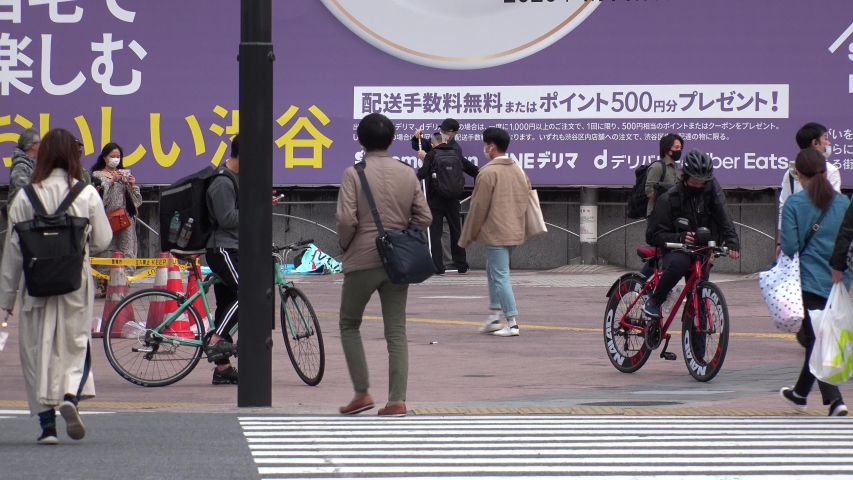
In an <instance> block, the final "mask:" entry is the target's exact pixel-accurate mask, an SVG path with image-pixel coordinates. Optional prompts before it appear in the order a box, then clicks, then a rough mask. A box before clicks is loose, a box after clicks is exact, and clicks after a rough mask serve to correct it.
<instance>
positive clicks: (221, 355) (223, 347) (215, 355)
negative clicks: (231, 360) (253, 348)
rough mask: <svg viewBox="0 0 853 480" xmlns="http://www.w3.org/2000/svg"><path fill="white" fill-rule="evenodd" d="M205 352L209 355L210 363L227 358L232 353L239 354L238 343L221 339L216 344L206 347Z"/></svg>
mask: <svg viewBox="0 0 853 480" xmlns="http://www.w3.org/2000/svg"><path fill="white" fill-rule="evenodd" d="M204 354H205V355H207V361H208V362H210V363H213V362H215V361H217V360H225V359H226V358H228V357H230V356H232V355H233V356H235V357H236V356H237V345H234V344H233V343H231V342H227V341H225V340H224V339H220V340H219V341H218V342H216V344H215V345H207V346H206V347H204Z"/></svg>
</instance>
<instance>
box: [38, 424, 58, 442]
mask: <svg viewBox="0 0 853 480" xmlns="http://www.w3.org/2000/svg"><path fill="white" fill-rule="evenodd" d="M36 442H38V444H39V445H57V444H58V443H59V439H58V438H56V428H45V429H44V430H42V431H41V436H40V437H39V438H38V440H36Z"/></svg>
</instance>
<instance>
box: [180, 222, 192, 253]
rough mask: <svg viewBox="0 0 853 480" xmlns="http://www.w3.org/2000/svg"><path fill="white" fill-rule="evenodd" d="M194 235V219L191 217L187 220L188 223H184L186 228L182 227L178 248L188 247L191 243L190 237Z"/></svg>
mask: <svg viewBox="0 0 853 480" xmlns="http://www.w3.org/2000/svg"><path fill="white" fill-rule="evenodd" d="M192 235H193V219H192V218H190V219H189V220H187V223H185V224H184V228H182V229H181V235H180V236H179V237H178V248H186V246H187V244H188V243H190V237H192Z"/></svg>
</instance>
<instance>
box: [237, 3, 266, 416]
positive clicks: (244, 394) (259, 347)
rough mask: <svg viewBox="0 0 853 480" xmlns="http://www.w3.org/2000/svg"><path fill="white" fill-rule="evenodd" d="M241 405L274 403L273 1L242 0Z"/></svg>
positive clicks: (264, 405) (238, 388)
mask: <svg viewBox="0 0 853 480" xmlns="http://www.w3.org/2000/svg"><path fill="white" fill-rule="evenodd" d="M240 19H241V21H240V57H239V62H240V104H239V108H240V195H239V198H240V254H239V255H240V257H239V258H240V264H239V275H240V310H239V317H238V319H239V322H240V332H239V349H240V350H239V352H240V357H239V358H240V381H239V384H238V386H237V406H238V407H270V406H272V321H273V319H272V318H271V317H270V315H271V312H272V311H273V303H274V300H273V290H272V286H273V285H272V284H273V277H272V275H271V273H270V272H271V269H270V264H271V262H272V201H271V198H272V154H273V148H272V145H273V138H272V122H273V118H272V115H273V114H272V100H273V94H272V88H273V87H272V75H273V74H272V72H273V69H272V66H273V61H275V56H274V55H273V49H272V0H241V2H240Z"/></svg>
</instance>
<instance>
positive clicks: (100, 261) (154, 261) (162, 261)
mask: <svg viewBox="0 0 853 480" xmlns="http://www.w3.org/2000/svg"><path fill="white" fill-rule="evenodd" d="M174 261H175V260H173V259H171V258H90V259H89V263H91V264H92V265H107V266H114V265H115V266H119V265H120V266H122V267H168V266H169V265H170V264H171V263H172V262H174Z"/></svg>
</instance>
